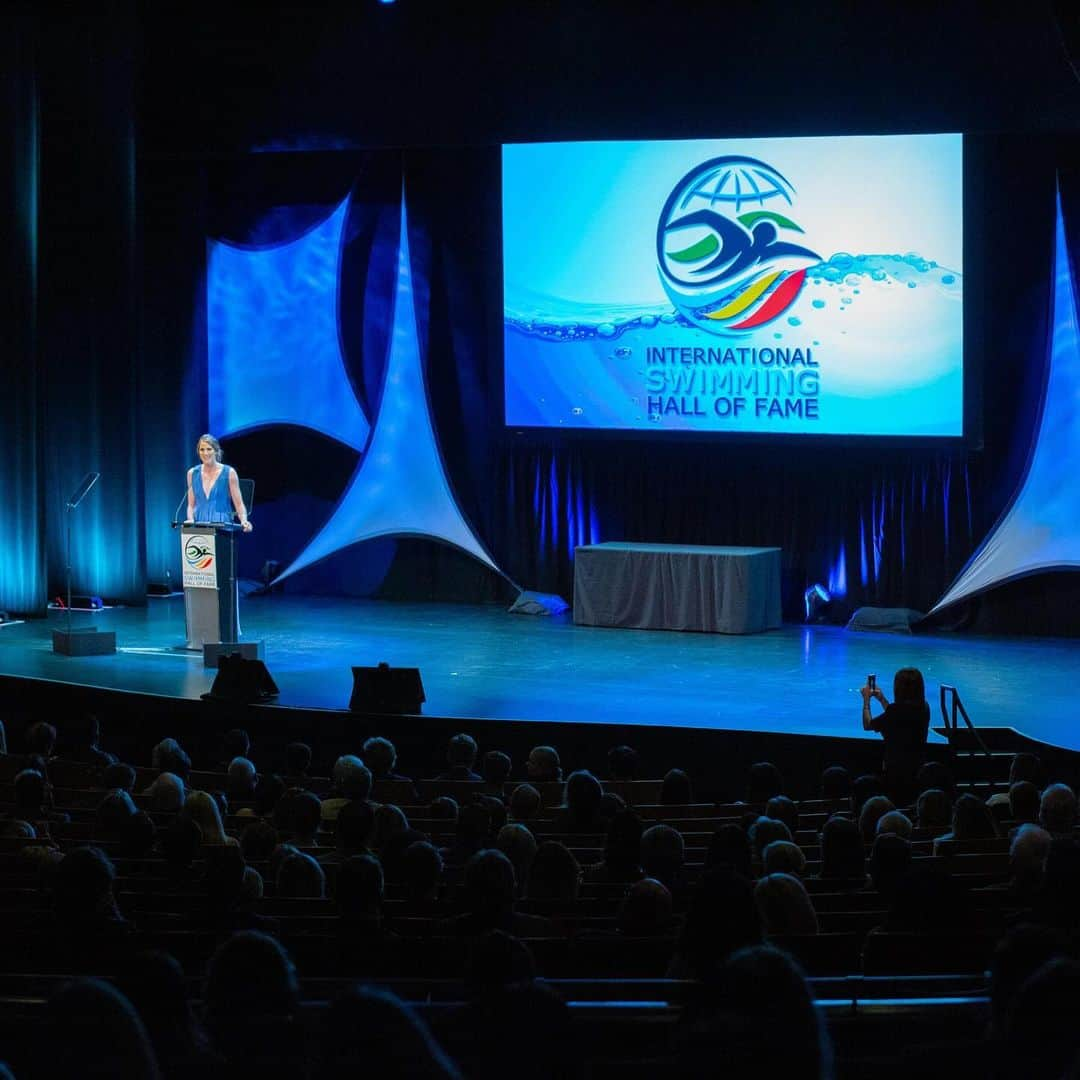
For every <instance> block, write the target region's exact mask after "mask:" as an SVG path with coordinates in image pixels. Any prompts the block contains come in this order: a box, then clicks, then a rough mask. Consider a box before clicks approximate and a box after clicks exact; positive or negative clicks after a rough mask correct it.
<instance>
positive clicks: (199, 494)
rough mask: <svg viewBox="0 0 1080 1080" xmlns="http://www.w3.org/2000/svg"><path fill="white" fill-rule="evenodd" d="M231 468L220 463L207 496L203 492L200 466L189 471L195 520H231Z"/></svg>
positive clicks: (203, 522)
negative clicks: (193, 497)
mask: <svg viewBox="0 0 1080 1080" xmlns="http://www.w3.org/2000/svg"><path fill="white" fill-rule="evenodd" d="M231 472H232V468H231V466H229V465H222V466H221V472H219V473H218V478H217V479H216V480H215V481H214V484H213V487H211V488H210V494H209V496H207V495H204V494H203V483H202V466H201V465H196V466H195V468H194V469H192V471H191V490H192V491H193V492H194V493H195V520H196V521H197V522H198V523H199V524H205V523H206V522H220V521H225V522H231V521H232V520H233V503H232V496H231V495H230V494H229V474H230V473H231Z"/></svg>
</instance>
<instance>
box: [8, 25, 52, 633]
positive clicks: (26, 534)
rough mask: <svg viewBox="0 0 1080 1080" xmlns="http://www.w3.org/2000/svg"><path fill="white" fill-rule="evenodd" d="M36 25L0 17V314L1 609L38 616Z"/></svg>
mask: <svg viewBox="0 0 1080 1080" xmlns="http://www.w3.org/2000/svg"><path fill="white" fill-rule="evenodd" d="M35 37H36V35H35V23H34V21H33V20H32V19H31V18H30V17H29V16H28V15H26V14H15V13H12V12H8V13H5V14H4V15H2V16H0V93H2V95H3V96H2V98H0V146H2V147H3V152H2V153H0V217H2V218H3V219H4V220H5V221H7V222H9V228H10V231H9V232H8V235H7V239H6V242H5V243H3V244H2V245H0V267H2V269H0V311H2V312H3V325H4V327H5V330H4V334H5V338H6V342H5V363H4V375H3V389H2V390H0V432H2V433H3V442H4V453H3V460H4V462H5V464H6V466H7V468H6V469H5V474H6V475H5V480H4V494H3V497H2V498H0V536H3V538H4V541H3V554H2V555H0V608H2V609H4V610H7V611H9V612H18V613H22V614H40V613H41V611H42V610H43V609H44V606H45V546H44V542H43V539H44V519H43V515H42V493H43V490H44V472H43V468H42V445H41V441H40V413H41V390H40V379H39V375H38V370H37V365H36V362H35V361H36V352H37V310H36V292H37V181H38V170H37V154H38V146H39V140H38V111H37V100H36V85H35V77H34V75H35V73H34V59H35V44H36V41H35Z"/></svg>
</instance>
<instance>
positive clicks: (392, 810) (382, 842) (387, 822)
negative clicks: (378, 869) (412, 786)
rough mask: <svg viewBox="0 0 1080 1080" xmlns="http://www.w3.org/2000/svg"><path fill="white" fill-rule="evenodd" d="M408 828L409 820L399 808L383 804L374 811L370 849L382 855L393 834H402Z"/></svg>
mask: <svg viewBox="0 0 1080 1080" xmlns="http://www.w3.org/2000/svg"><path fill="white" fill-rule="evenodd" d="M408 827H409V819H408V818H407V817H406V816H405V814H404V813H403V812H402V810H401V807H399V806H394V804H393V803H383V804H382V805H380V806H379V807H377V808H376V810H375V820H374V827H373V828H372V830H371V841H370V844H371V848H372V850H373V851H375V852H377V853H380V854H381V853H382V852H383V851H384V850H385V848H386V845H387V844H388V843H389V842H390V838H391V837H392V836H394V834H395V833H399V832H404V831H405V830H406V829H407V828H408Z"/></svg>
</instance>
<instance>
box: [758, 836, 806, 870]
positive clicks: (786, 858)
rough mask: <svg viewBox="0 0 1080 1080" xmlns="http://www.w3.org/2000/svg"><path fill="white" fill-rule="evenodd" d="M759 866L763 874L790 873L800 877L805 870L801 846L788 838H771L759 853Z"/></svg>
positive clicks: (804, 859) (804, 857) (804, 858)
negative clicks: (770, 841)
mask: <svg viewBox="0 0 1080 1080" xmlns="http://www.w3.org/2000/svg"><path fill="white" fill-rule="evenodd" d="M761 867H762V872H763V873H765V874H791V875H792V876H794V877H799V878H801V877H802V876H803V874H804V873H805V872H806V856H805V855H804V854H803V851H802V848H801V847H799V845H798V844H793V843H791V841H790V840H773V841H772V843H770V844H766V845H765V849H764V850H763V851H762V853H761Z"/></svg>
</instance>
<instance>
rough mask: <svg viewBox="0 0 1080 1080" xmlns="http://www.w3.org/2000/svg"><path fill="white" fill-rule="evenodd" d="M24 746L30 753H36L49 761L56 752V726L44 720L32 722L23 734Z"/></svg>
mask: <svg viewBox="0 0 1080 1080" xmlns="http://www.w3.org/2000/svg"><path fill="white" fill-rule="evenodd" d="M23 746H24V747H25V749H26V752H27V753H28V754H36V755H38V756H39V757H41V758H43V759H44V760H45V761H46V762H47V761H48V760H49V759H50V758H51V757H52V756H53V754H54V753H55V752H56V728H54V727H53V726H52V724H48V723H46V722H45V721H44V720H39V721H37V723H35V724H31V725H30V726H29V727H28V728H27V729H26V733H25V735H23Z"/></svg>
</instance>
